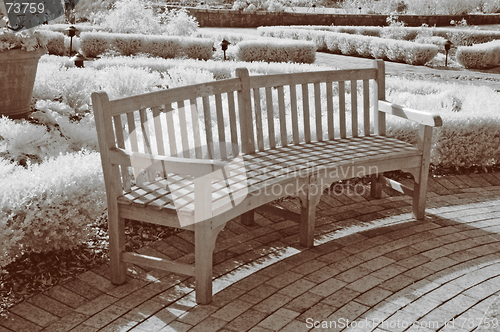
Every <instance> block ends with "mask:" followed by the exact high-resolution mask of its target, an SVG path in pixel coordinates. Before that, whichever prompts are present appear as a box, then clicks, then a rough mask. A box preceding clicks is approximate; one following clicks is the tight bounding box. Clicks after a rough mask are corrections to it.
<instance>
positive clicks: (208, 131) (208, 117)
mask: <svg viewBox="0 0 500 332" xmlns="http://www.w3.org/2000/svg"><path fill="white" fill-rule="evenodd" d="M202 100H203V119H204V120H205V138H206V140H207V149H208V158H209V159H212V158H214V151H213V147H214V146H213V143H214V137H213V134H212V114H211V112H210V99H208V97H203V98H202Z"/></svg>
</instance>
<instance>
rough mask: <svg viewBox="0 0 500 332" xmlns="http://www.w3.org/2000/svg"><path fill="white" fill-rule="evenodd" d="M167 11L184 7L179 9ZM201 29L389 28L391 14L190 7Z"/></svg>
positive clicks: (442, 20) (471, 18) (488, 18)
mask: <svg viewBox="0 0 500 332" xmlns="http://www.w3.org/2000/svg"><path fill="white" fill-rule="evenodd" d="M164 8H169V9H170V8H180V7H175V6H172V7H171V6H167V7H162V8H160V10H162V9H164ZM186 9H187V10H188V12H189V14H190V15H192V16H194V17H195V18H196V20H197V21H198V23H199V24H200V27H230V28H256V27H259V26H272V25H332V24H333V25H357V26H363V25H366V26H368V25H375V26H385V25H387V17H388V15H361V14H315V13H288V12H283V13H273V12H260V11H257V12H243V11H239V10H232V9H205V8H194V7H188V8H186ZM398 19H399V21H401V22H404V23H405V24H406V25H407V26H421V25H422V24H424V23H425V24H427V25H429V26H449V25H450V21H452V20H454V21H457V22H458V21H461V20H462V19H465V20H466V21H467V23H468V24H469V25H486V24H500V14H469V15H398Z"/></svg>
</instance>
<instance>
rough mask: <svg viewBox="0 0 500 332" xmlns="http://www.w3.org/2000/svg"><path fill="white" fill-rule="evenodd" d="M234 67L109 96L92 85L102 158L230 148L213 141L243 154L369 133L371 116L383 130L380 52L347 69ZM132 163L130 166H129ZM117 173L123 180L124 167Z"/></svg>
mask: <svg viewBox="0 0 500 332" xmlns="http://www.w3.org/2000/svg"><path fill="white" fill-rule="evenodd" d="M236 74H237V77H236V78H231V79H226V80H221V81H216V82H210V83H202V84H197V85H191V86H185V87H179V88H173V89H168V90H162V91H157V92H152V93H147V94H142V95H138V96H132V97H127V98H122V99H117V100H112V101H110V100H109V98H108V96H107V94H106V93H105V92H99V93H94V94H93V95H92V102H93V107H94V112H95V117H96V127H97V132H98V136H99V144H100V149H101V155H102V158H103V166H104V164H116V163H117V161H115V160H112V159H111V157H110V156H108V154H107V153H104V154H103V153H102V150H103V149H105V150H108V149H111V148H113V147H118V148H122V149H126V150H130V151H135V152H144V153H153V154H159V155H166V156H176V157H184V158H221V157H222V158H224V157H227V154H228V153H229V154H234V152H235V151H227V149H221V148H218V147H219V145H218V144H211V143H212V142H230V143H233V145H234V146H238V147H240V149H241V151H242V152H243V153H247V154H249V153H254V152H256V151H262V150H264V149H267V148H275V147H279V146H287V145H289V144H300V143H303V142H310V141H314V140H319V141H321V140H326V139H334V138H337V137H340V138H345V137H350V136H352V137H357V136H360V135H370V130H371V129H370V120H371V119H372V122H373V124H374V128H375V129H374V132H375V133H376V134H382V135H384V134H385V118H384V117H383V114H381V113H379V112H377V110H376V107H377V102H376V100H377V99H384V98H385V96H384V84H385V83H384V76H385V73H384V63H383V61H381V60H375V62H374V66H373V68H363V69H353V70H332V71H320V72H303V73H293V74H282V75H265V76H251V77H250V76H249V74H248V71H247V70H246V69H245V68H240V69H237V71H236ZM370 81H372V82H374V83H373V84H372V85H371V87H370ZM351 110H355V111H354V112H353V111H351ZM374 115H375V117H374ZM139 171H140V170H138V169H135V174H136V175H137V172H139ZM110 172H111V170H110ZM113 172H117V170H116V169H115V171H113ZM122 173H123V174H122V179H123V181H125V182H127V181H128V180H129V179H128V171H125V170H124V167H122ZM113 176H117V174H115V175H113ZM115 179H117V178H116V177H115ZM124 187H125V188H126V187H128V186H127V185H124Z"/></svg>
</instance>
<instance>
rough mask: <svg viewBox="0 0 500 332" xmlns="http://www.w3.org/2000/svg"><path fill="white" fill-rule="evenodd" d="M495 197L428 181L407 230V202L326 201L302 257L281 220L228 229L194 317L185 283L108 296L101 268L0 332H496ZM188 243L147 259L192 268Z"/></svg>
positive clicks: (491, 181) (27, 309)
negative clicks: (423, 211)
mask: <svg viewBox="0 0 500 332" xmlns="http://www.w3.org/2000/svg"><path fill="white" fill-rule="evenodd" d="M461 181H462V182H461ZM366 188H367V187H366ZM443 188H444V189H443ZM367 191H368V190H367ZM499 197H500V174H498V173H493V174H481V175H477V174H476V175H470V176H466V177H464V176H461V175H458V176H443V177H434V178H431V179H430V189H429V198H428V208H427V215H426V218H425V220H423V221H415V220H414V219H413V218H412V217H411V214H410V209H411V199H410V198H409V197H406V196H401V195H399V194H397V193H395V192H392V191H388V190H387V191H385V192H384V195H383V197H382V198H381V199H372V198H371V197H369V194H368V192H366V193H365V194H364V195H359V196H353V192H352V194H347V191H346V192H344V193H341V194H340V193H339V194H338V193H334V192H330V193H329V194H328V193H327V194H324V195H323V197H322V202H321V204H319V205H318V213H317V215H318V217H317V218H318V226H317V228H316V235H315V247H314V248H311V249H304V248H301V247H300V246H299V245H298V228H297V225H296V224H295V223H293V222H289V221H287V220H283V219H282V218H279V217H275V216H271V215H267V214H266V213H257V214H256V225H255V226H252V227H247V226H244V225H242V224H241V223H240V222H239V219H238V218H236V219H235V220H232V221H230V222H229V223H228V225H227V227H226V228H225V229H224V230H223V231H222V232H221V234H220V236H219V238H218V241H217V245H216V248H215V252H214V257H216V259H215V266H214V276H215V280H214V291H215V292H216V294H215V295H214V298H213V302H212V303H211V304H209V305H197V304H196V302H195V300H194V290H193V284H194V281H193V278H191V277H186V276H179V275H175V274H172V273H168V272H162V271H156V270H144V269H141V268H139V267H137V266H130V268H129V278H128V281H127V283H126V284H124V285H120V286H114V285H112V284H111V282H110V281H109V279H108V266H106V265H104V266H102V267H99V268H96V269H94V270H92V271H87V272H85V273H83V274H81V275H79V276H77V277H75V278H73V279H72V280H70V281H68V282H65V283H64V284H62V285H58V286H55V287H53V288H52V289H50V290H49V291H47V292H45V293H43V294H39V295H36V296H34V297H32V298H30V299H29V300H27V301H24V302H21V303H19V304H18V305H16V306H14V307H13V308H12V309H11V310H10V311H9V312H8V315H7V317H4V318H0V332H4V331H15V332H26V331H53V332H55V331H59V332H66V331H71V332H77V331H79V332H84V331H85V332H87V331H133V332H160V331H161V332H166V331H203V332H205V331H238V332H239V331H252V332H257V331H310V330H312V331H341V330H344V331H377V332H384V331H390V332H392V331H473V330H478V331H483V330H489V331H495V330H498V331H500V328H498V327H497V328H496V329H495V328H493V322H494V321H491V322H490V328H489V329H487V328H486V327H485V324H483V325H482V326H479V327H478V325H480V324H479V323H480V320H481V319H482V318H484V317H485V315H486V314H487V313H491V312H494V311H495V310H497V311H496V312H498V308H496V309H495V307H493V308H492V307H491V305H492V304H493V303H494V302H495V300H496V299H497V298H498V297H499V295H500V198H499ZM280 204H282V206H283V207H286V208H288V209H290V210H293V209H295V207H296V204H297V201H295V200H289V201H286V202H283V203H280ZM294 206H295V207H294ZM337 212H338V213H337ZM272 234H274V235H272ZM193 240H194V239H193V237H192V235H191V234H190V233H188V232H181V233H179V234H177V235H175V236H172V237H170V238H168V239H164V240H163V241H161V242H159V243H155V244H154V245H153V246H152V248H147V249H143V250H145V251H147V250H155V251H157V252H160V253H162V254H163V255H165V256H167V257H170V258H172V259H177V260H187V261H189V260H190V259H192V255H193ZM348 321H349V322H351V323H350V324H349V325H348V324H347V322H348ZM314 322H316V326H313V324H314ZM353 322H354V323H353ZM414 322H416V323H414ZM483 322H485V321H484V320H483ZM495 322H496V321H495ZM323 324H327V325H323Z"/></svg>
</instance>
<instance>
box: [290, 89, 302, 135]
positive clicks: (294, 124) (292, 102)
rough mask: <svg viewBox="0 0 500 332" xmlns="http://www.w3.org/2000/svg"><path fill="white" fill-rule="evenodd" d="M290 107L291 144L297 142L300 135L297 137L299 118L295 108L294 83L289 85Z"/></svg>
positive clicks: (295, 90)
mask: <svg viewBox="0 0 500 332" xmlns="http://www.w3.org/2000/svg"><path fill="white" fill-rule="evenodd" d="M290 108H291V114H292V138H293V144H299V143H300V137H299V118H298V110H297V88H296V86H295V85H290Z"/></svg>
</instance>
